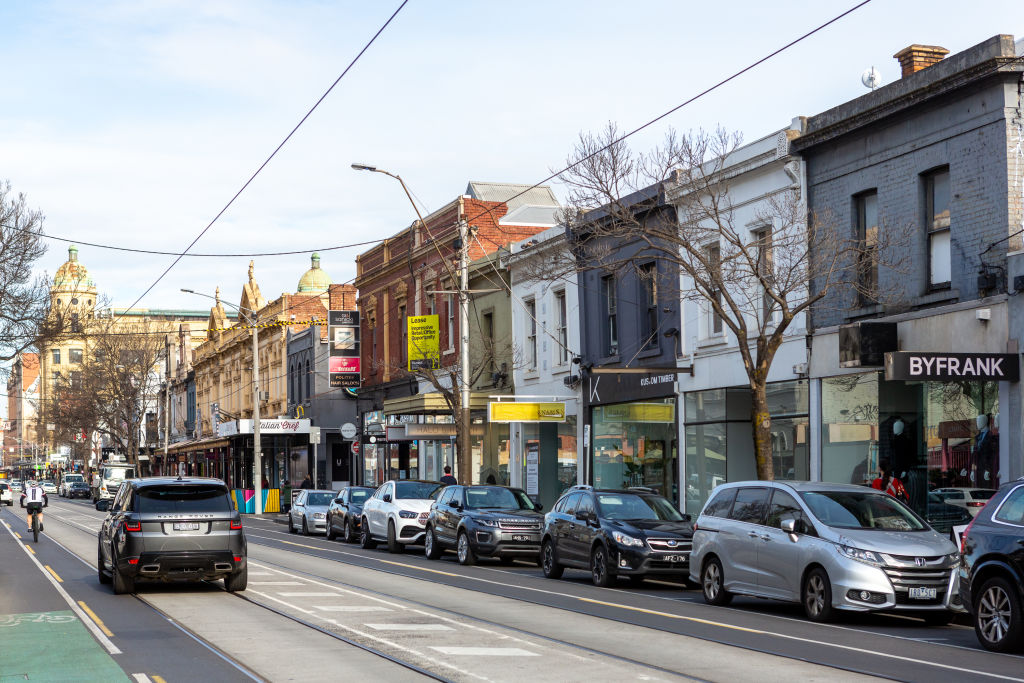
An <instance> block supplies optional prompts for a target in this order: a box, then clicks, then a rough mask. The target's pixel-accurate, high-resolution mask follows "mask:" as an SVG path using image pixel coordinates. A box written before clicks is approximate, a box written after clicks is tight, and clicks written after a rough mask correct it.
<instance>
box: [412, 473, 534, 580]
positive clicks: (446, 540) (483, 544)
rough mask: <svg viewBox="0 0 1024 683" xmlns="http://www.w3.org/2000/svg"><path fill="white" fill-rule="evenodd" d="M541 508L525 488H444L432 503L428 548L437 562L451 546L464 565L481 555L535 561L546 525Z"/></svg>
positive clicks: (425, 540) (424, 545)
mask: <svg viewBox="0 0 1024 683" xmlns="http://www.w3.org/2000/svg"><path fill="white" fill-rule="evenodd" d="M540 510H541V506H540V505H538V504H537V503H534V502H533V501H532V500H530V497H529V496H527V495H526V492H525V491H523V490H522V489H513V488H508V487H506V486H487V485H484V486H448V487H445V488H444V490H442V491H441V493H440V494H438V496H437V500H436V501H435V502H434V504H433V505H431V506H430V516H429V517H428V518H427V527H426V536H425V537H424V541H423V549H424V552H425V553H426V555H427V557H429V558H430V559H432V560H436V559H438V558H439V557H441V555H442V553H444V551H445V550H446V549H454V550H455V552H456V554H457V555H458V558H459V562H460V563H461V564H464V565H470V564H473V563H474V562H476V558H478V557H496V558H498V559H500V560H501V561H503V562H511V561H512V560H514V559H516V558H524V559H528V560H531V561H534V562H536V561H537V558H538V556H539V555H540V533H541V528H542V527H543V524H544V517H543V516H542V515H541V513H540Z"/></svg>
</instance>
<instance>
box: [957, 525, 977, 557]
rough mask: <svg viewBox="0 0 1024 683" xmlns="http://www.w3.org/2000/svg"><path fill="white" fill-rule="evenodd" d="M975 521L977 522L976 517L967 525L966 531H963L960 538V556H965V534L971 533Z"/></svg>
mask: <svg viewBox="0 0 1024 683" xmlns="http://www.w3.org/2000/svg"><path fill="white" fill-rule="evenodd" d="M976 521H978V518H977V517H975V518H974V519H972V520H971V523H970V524H968V525H967V528H966V529H964V533H963V535H962V536H960V554H961V555H966V554H967V534H969V533H971V527H972V526H974V523H975V522H976Z"/></svg>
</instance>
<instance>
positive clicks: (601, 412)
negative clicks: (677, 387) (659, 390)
mask: <svg viewBox="0 0 1024 683" xmlns="http://www.w3.org/2000/svg"><path fill="white" fill-rule="evenodd" d="M594 420H595V421H597V420H600V421H602V422H645V423H665V424H670V423H672V422H675V420H676V407H675V406H674V405H672V404H671V403H619V404H616V405H610V406H601V407H600V408H594Z"/></svg>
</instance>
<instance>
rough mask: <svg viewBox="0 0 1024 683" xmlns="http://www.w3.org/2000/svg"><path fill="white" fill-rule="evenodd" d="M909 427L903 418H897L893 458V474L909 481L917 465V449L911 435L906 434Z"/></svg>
mask: <svg viewBox="0 0 1024 683" xmlns="http://www.w3.org/2000/svg"><path fill="white" fill-rule="evenodd" d="M906 429H907V425H906V423H905V422H904V421H903V418H901V417H897V418H896V420H895V421H894V422H893V423H892V441H891V448H892V453H891V458H890V462H891V463H892V470H893V474H894V475H896V476H897V477H899V478H900V479H902V480H903V481H906V480H907V476H908V475H909V473H910V471H911V470H912V469H913V468H914V465H916V464H917V462H916V460H917V449H916V448H914V444H913V443H911V441H910V435H909V434H907V433H906Z"/></svg>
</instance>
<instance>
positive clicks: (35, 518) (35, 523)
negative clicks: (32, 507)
mask: <svg viewBox="0 0 1024 683" xmlns="http://www.w3.org/2000/svg"><path fill="white" fill-rule="evenodd" d="M32 541H33V542H35V543H39V514H38V513H33V514H32Z"/></svg>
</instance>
